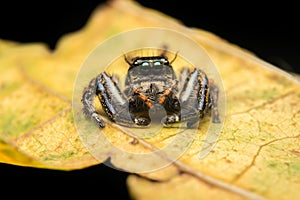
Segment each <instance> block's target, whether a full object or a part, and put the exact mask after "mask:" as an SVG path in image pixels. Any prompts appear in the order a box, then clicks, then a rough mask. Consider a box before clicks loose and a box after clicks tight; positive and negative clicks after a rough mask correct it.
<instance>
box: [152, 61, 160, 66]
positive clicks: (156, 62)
mask: <svg viewBox="0 0 300 200" xmlns="http://www.w3.org/2000/svg"><path fill="white" fill-rule="evenodd" d="M153 65H154V66H161V62H159V61H155V62H154V63H153Z"/></svg>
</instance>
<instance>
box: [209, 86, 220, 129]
mask: <svg viewBox="0 0 300 200" xmlns="http://www.w3.org/2000/svg"><path fill="white" fill-rule="evenodd" d="M209 91H210V92H209V93H210V99H209V101H210V105H209V106H210V108H211V117H212V122H213V123H220V122H221V121H220V118H219V110H218V99H219V88H218V87H217V86H216V85H215V84H214V82H213V81H210V86H209Z"/></svg>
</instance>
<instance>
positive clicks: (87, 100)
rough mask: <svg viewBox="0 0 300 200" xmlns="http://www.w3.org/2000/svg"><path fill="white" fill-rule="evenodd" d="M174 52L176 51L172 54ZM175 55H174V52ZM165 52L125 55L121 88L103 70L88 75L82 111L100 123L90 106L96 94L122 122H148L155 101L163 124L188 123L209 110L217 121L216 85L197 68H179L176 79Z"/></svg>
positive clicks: (106, 109)
mask: <svg viewBox="0 0 300 200" xmlns="http://www.w3.org/2000/svg"><path fill="white" fill-rule="evenodd" d="M176 55H177V54H176ZM175 58H176V56H175ZM175 58H174V59H173V60H172V61H171V62H169V60H168V58H167V57H166V55H165V52H163V53H162V54H160V55H159V56H147V57H135V58H133V59H132V60H131V61H129V59H128V58H126V56H125V61H126V63H127V64H128V65H129V69H128V72H127V75H126V79H125V89H124V91H121V90H120V88H119V86H118V84H117V81H116V80H115V78H114V76H109V75H108V74H107V73H106V72H102V73H100V74H99V75H98V76H97V77H95V78H94V79H92V80H91V81H90V83H89V85H88V87H86V88H85V89H84V91H83V96H82V103H83V112H84V114H85V116H86V117H89V118H91V119H92V120H93V121H94V122H96V124H97V125H98V126H99V127H100V128H103V127H104V121H103V119H102V118H101V117H100V114H99V112H98V111H97V110H96V108H95V107H94V98H95V97H96V96H97V97H98V99H99V101H100V103H101V105H102V108H103V110H104V112H105V113H106V115H107V117H108V118H109V119H110V120H111V121H113V122H116V123H119V124H121V125H125V126H137V127H144V126H147V125H149V124H150V122H151V119H150V116H149V110H150V109H152V108H153V107H154V106H155V105H157V104H159V105H160V106H162V107H163V108H164V109H165V112H166V116H165V117H164V118H163V119H162V123H163V124H164V125H165V126H168V125H172V124H174V123H179V122H187V125H188V126H191V125H193V124H195V123H196V122H197V121H198V120H199V119H201V118H203V117H204V115H205V114H206V113H207V112H208V111H211V116H212V122H213V123H219V122H220V120H219V114H218V108H217V101H218V87H217V86H216V85H214V84H213V82H212V81H209V80H208V78H207V76H206V74H205V73H204V72H203V71H202V70H201V69H199V68H194V70H193V71H190V70H189V69H188V68H183V70H182V71H181V75H180V81H178V80H177V78H176V75H175V72H174V70H173V68H172V66H171V64H172V62H173V61H174V60H175Z"/></svg>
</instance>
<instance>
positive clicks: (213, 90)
mask: <svg viewBox="0 0 300 200" xmlns="http://www.w3.org/2000/svg"><path fill="white" fill-rule="evenodd" d="M181 80H185V81H184V84H182V86H181V88H180V95H179V100H180V105H181V112H180V114H179V115H178V116H176V115H175V116H168V117H167V118H166V119H165V122H164V123H165V124H166V125H168V124H172V123H176V122H179V121H181V122H184V121H186V122H187V123H188V126H189V127H190V126H192V125H193V124H195V123H196V122H197V121H198V120H199V119H201V118H203V117H204V115H205V114H206V113H207V112H208V110H210V109H211V110H212V122H213V123H219V122H220V119H219V114H218V107H217V102H218V88H217V86H216V85H213V84H210V83H209V80H208V78H207V76H206V74H205V73H204V72H203V71H202V70H200V69H198V68H195V69H194V71H193V72H190V71H189V70H188V69H186V68H185V69H183V71H182V77H181ZM178 118H179V119H178Z"/></svg>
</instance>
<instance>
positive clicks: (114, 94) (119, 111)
mask: <svg viewBox="0 0 300 200" xmlns="http://www.w3.org/2000/svg"><path fill="white" fill-rule="evenodd" d="M95 96H97V97H98V99H99V101H100V103H101V105H102V108H103V110H104V112H105V113H106V115H107V116H108V118H109V119H110V120H111V121H113V122H117V123H119V124H122V125H125V126H130V125H132V124H133V122H132V120H131V117H130V114H129V111H128V102H127V99H126V98H125V96H124V95H123V93H122V92H121V91H120V89H119V87H118V86H117V84H116V82H115V81H114V80H113V78H112V77H110V76H109V75H108V74H107V73H105V72H103V73H101V74H99V75H98V76H97V77H96V78H95V79H93V80H92V81H91V82H90V84H89V87H88V88H85V90H84V92H83V98H82V102H83V105H84V108H83V110H84V113H85V115H86V116H90V117H92V119H93V120H94V121H95V122H96V123H97V124H98V126H99V127H101V128H102V127H104V122H103V120H102V119H101V117H100V114H99V112H98V111H96V109H95V108H94V106H93V101H94V97H95Z"/></svg>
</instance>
